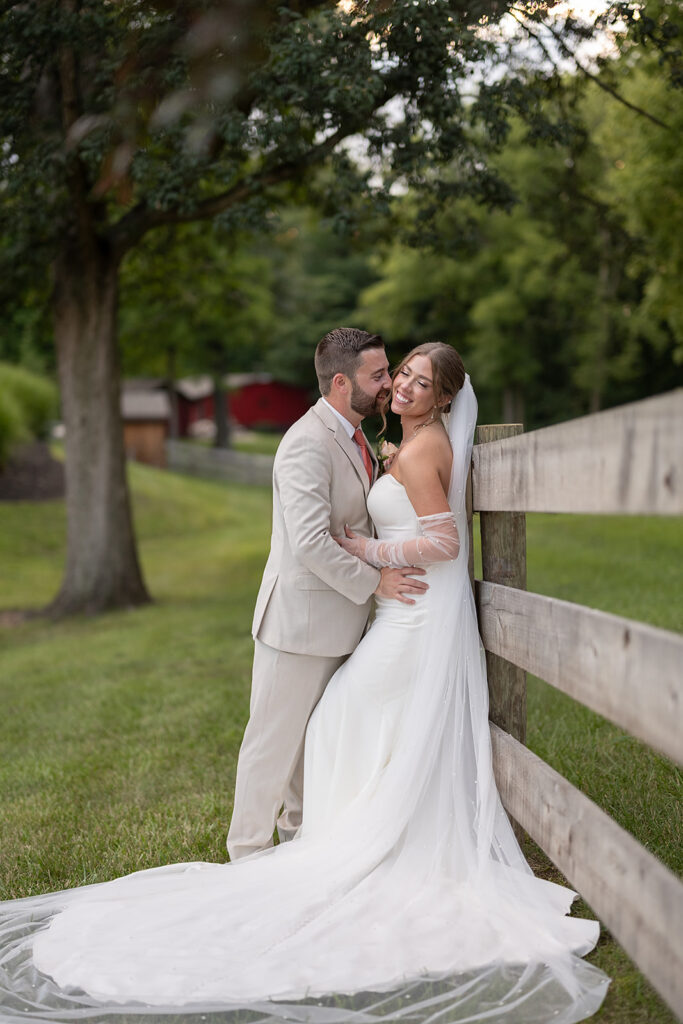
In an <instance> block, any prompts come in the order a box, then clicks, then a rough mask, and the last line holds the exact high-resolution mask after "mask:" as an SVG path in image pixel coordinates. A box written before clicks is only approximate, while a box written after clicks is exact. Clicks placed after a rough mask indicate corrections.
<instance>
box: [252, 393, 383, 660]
mask: <svg viewBox="0 0 683 1024" xmlns="http://www.w3.org/2000/svg"><path fill="white" fill-rule="evenodd" d="M371 455H372V458H373V464H374V465H375V476H376V474H377V468H376V460H375V457H374V454H373V453H372V452H371ZM369 488H370V483H369V480H368V474H367V472H366V470H365V467H364V466H363V462H362V459H361V456H360V453H359V451H358V448H357V447H356V445H355V444H354V442H353V440H352V439H351V438H350V437H349V436H348V434H347V433H346V431H345V430H344V427H343V426H342V424H341V423H340V422H339V420H338V419H337V417H336V416H335V415H334V413H333V412H332V411H331V410H330V409H329V408H328V407H327V405H325V403H324V402H323V401H322V399H320V400H319V401H318V402H317V404H316V405H315V406H313V408H312V409H309V410H308V412H307V413H305V414H304V415H303V416H302V417H301V419H300V420H298V421H297V422H296V423H295V424H294V425H293V426H292V427H290V429H289V430H288V431H287V433H286V434H285V436H284V437H283V439H282V441H281V442H280V446H279V448H278V451H277V455H276V457H275V464H274V469H273V533H272V537H271V545H270V555H269V558H268V562H267V563H266V567H265V570H264V573H263V580H262V582H261V589H260V590H259V594H258V597H257V599H256V609H255V612H254V622H253V627H252V632H253V635H254V637H255V638H257V639H259V640H260V641H262V642H263V643H264V644H267V645H268V646H269V647H275V648H277V649H279V650H282V651H289V652H291V653H294V654H313V655H324V656H334V655H343V654H348V653H349V652H350V651H352V650H353V649H354V647H356V645H357V643H358V641H359V640H360V638H361V636H362V634H363V630H364V628H365V625H366V622H367V619H368V615H369V613H370V609H371V603H372V602H371V598H372V594H373V593H374V591H375V589H376V588H377V584H378V583H379V579H380V574H379V572H378V570H377V569H373V568H372V567H371V566H369V565H366V564H365V563H364V562H361V561H360V560H359V559H358V558H354V557H353V555H349V554H348V553H347V552H346V551H344V550H343V549H342V548H340V547H339V545H338V544H337V543H336V542H335V541H334V540H333V539H332V538H333V536H343V533H344V524H345V523H348V525H349V526H350V527H351V529H352V530H354V531H356V532H357V533H360V534H362V535H363V536H366V537H370V536H372V521H371V519H370V516H369V514H368V511H367V508H366V504H365V502H366V498H367V494H368V490H369Z"/></svg>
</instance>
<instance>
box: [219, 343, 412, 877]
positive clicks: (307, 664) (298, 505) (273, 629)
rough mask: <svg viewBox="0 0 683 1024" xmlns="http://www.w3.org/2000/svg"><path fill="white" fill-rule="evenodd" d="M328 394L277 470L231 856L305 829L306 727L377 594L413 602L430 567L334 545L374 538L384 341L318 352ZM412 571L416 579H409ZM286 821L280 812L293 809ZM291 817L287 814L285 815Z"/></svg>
mask: <svg viewBox="0 0 683 1024" xmlns="http://www.w3.org/2000/svg"><path fill="white" fill-rule="evenodd" d="M315 370H316V374H317V377H318V384H319V387H320V393H321V395H322V398H320V399H319V400H318V402H317V404H316V405H314V406H313V408H312V409H309V410H308V412H306V413H305V414H304V415H303V416H302V417H301V419H300V420H298V421H297V422H296V423H295V424H294V425H293V426H292V427H290V429H289V430H288V431H287V433H286V434H285V436H284V437H283V439H282V441H281V442H280V446H279V448H278V451H277V455H276V457H275V465H274V469H273V532H272V536H271V548H270V555H269V558H268V562H267V563H266V568H265V570H264V573H263V580H262V582H261V589H260V590H259V594H258V597H257V599H256V610H255V612H254V622H253V635H254V640H255V650H254V665H253V673H252V685H251V702H250V717H249V721H248V723H247V727H246V730H245V733H244V739H243V740H242V746H241V749H240V754H239V761H238V763H237V781H236V785H235V805H234V811H233V816H232V821H231V823H230V831H229V833H228V843H227V845H228V852H229V854H230V859H231V860H236V859H237V858H239V857H244V856H247V855H248V854H250V853H255V852H256V851H258V850H263V849H266V848H267V847H269V846H272V844H273V830H274V828H275V824H276V822H277V828H278V833H279V836H280V839H281V840H286V839H291V838H292V836H293V835H294V833H295V832H296V830H297V828H298V827H299V825H300V824H301V812H302V804H303V750H304V735H305V731H306V724H307V722H308V719H309V717H310V715H311V712H312V711H313V708H314V707H315V705H316V704H317V703H318V701H319V699H320V697H321V696H322V693H323V690H324V689H325V687H326V685H327V683H328V682H329V680H330V679H331V677H332V675H333V674H334V672H335V671H336V669H337V668H338V667H339V666H340V665H341V663H342V662H343V661H344V660H345V658H346V657H347V656H348V655H349V654H350V653H351V651H352V650H353V649H354V648H355V647H356V645H357V644H358V641H359V640H360V638H361V636H362V634H363V630H364V629H365V626H366V623H367V620H368V615H369V614H370V609H371V606H372V595H373V594H380V595H381V596H382V597H389V598H394V599H396V600H398V601H403V602H405V603H411V604H412V603H413V601H412V597H411V595H413V596H414V595H415V594H417V593H421V592H423V591H424V590H426V589H427V586H426V584H425V583H423V582H422V581H421V580H418V579H415V578H414V577H415V575H418V574H422V573H423V572H424V570H422V569H415V568H409V567H406V568H401V569H382V570H381V572H380V571H379V570H377V569H374V568H372V566H369V565H366V564H365V562H362V561H360V560H359V559H357V558H354V557H353V556H352V555H349V554H347V552H346V551H344V550H343V549H342V548H341V547H339V545H338V544H337V543H336V542H335V541H334V539H333V538H334V537H335V536H337V537H338V536H343V534H344V526H345V525H348V526H350V527H351V529H352V530H353V531H354V532H356V533H359V534H361V535H362V536H365V537H370V536H372V532H373V529H372V521H371V519H370V516H369V514H368V511H367V508H366V504H365V500H366V498H367V494H368V491H369V489H370V486H371V484H372V482H373V481H374V479H375V478H376V476H377V460H376V459H375V456H374V454H373V453H372V451H371V450H370V448H369V446H368V444H367V442H366V440H365V437H364V435H363V433H362V431H361V429H360V423H361V421H362V420H363V418H364V417H365V416H369V415H372V414H373V413H377V412H379V411H380V409H381V406H382V404H383V402H384V399H385V398H386V397H387V394H388V393H389V391H390V389H391V378H390V377H389V364H388V362H387V357H386V353H385V351H384V343H383V341H382V339H381V338H380V337H379V336H378V335H376V334H368V333H367V332H366V331H359V330H356V329H355V328H351V327H339V328H337V329H336V330H334V331H330V332H329V334H326V335H325V337H324V338H323V339H322V340H321V341H320V342H319V344H318V347H317V348H316V351H315ZM409 574H410V575H409ZM283 804H284V809H283V810H282V813H280V811H281V808H282V807H283ZM278 815H279V817H278Z"/></svg>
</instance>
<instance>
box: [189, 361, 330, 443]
mask: <svg viewBox="0 0 683 1024" xmlns="http://www.w3.org/2000/svg"><path fill="white" fill-rule="evenodd" d="M224 383H225V387H226V389H227V391H228V408H229V412H230V416H231V418H232V419H233V420H234V421H235V422H236V423H238V424H239V425H240V426H241V427H246V428H249V429H254V428H260V429H266V430H273V431H285V430H286V429H287V428H288V427H291V425H292V423H294V422H295V421H296V420H298V419H299V417H300V416H303V414H304V413H305V412H306V410H307V409H308V408H309V407H310V405H311V401H310V397H309V393H308V391H307V390H306V389H305V388H301V387H295V386H294V385H292V384H283V383H282V382H281V381H277V380H274V379H273V377H271V376H270V375H269V374H265V373H229V374H227V375H226V377H225V380H224ZM176 391H177V394H178V434H179V436H180V437H187V436H188V434H189V433H191V432H192V431H191V428H192V426H193V424H195V423H197V422H198V421H199V420H213V418H214V409H213V406H214V396H213V381H212V380H211V378H210V377H208V376H203V377H190V378H187V379H185V380H179V381H178V382H177V384H176Z"/></svg>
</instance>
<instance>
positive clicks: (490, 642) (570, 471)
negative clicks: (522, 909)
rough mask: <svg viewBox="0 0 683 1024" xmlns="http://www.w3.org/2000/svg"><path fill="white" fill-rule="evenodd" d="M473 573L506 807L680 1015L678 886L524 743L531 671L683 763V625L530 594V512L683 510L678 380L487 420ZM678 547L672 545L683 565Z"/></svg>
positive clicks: (477, 478)
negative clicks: (554, 417)
mask: <svg viewBox="0 0 683 1024" xmlns="http://www.w3.org/2000/svg"><path fill="white" fill-rule="evenodd" d="M476 440H477V444H476V445H475V447H474V451H473V457H472V496H471V501H472V508H473V510H474V511H475V512H479V513H480V522H481V546H482V575H483V579H482V580H478V581H476V583H475V593H476V598H477V608H478V613H479V627H480V631H481V635H482V640H483V643H484V647H485V648H486V652H487V653H486V658H487V665H488V672H489V687H490V691H491V735H492V741H493V755H494V768H495V773H496V779H497V782H498V787H499V789H500V793H501V797H502V800H503V803H504V805H505V807H506V809H507V811H508V813H509V814H510V815H511V817H512V818H513V819H515V820H516V821H517V822H518V823H519V824H520V825H521V826H522V827H523V828H524V829H525V830H526V831H527V832H528V833H529V835H530V836H531V837H532V839H534V840H535V841H536V842H537V843H538V845H539V846H540V847H541V848H542V849H543V850H544V851H545V853H546V854H547V855H548V856H549V857H550V859H551V860H552V861H553V862H554V863H555V864H556V865H557V867H558V868H559V869H560V870H561V871H562V873H563V874H564V875H565V876H566V878H567V879H568V880H569V882H570V884H571V885H572V886H573V887H574V888H575V889H576V890H577V891H578V892H580V893H581V894H582V895H583V896H584V897H585V899H586V900H587V901H588V903H589V904H590V905H591V907H592V908H593V910H594V911H595V913H596V914H597V915H598V917H599V918H600V919H601V920H602V921H603V922H604V924H605V925H606V926H607V927H608V928H609V929H610V931H611V932H612V934H613V935H614V936H615V938H616V939H617V940H618V942H619V943H620V944H621V945H622V946H623V948H624V949H625V950H626V952H627V953H628V954H629V956H630V957H631V958H632V959H633V960H634V961H635V963H636V964H638V966H639V967H640V968H641V970H642V971H643V973H644V974H645V975H646V976H647V977H648V978H649V979H650V981H651V982H652V984H653V985H654V987H655V988H656V989H657V990H658V991H659V993H660V995H661V996H662V997H663V998H664V999H665V1000H666V1002H667V1003H668V1004H669V1006H670V1007H671V1008H672V1010H673V1011H674V1013H676V1014H677V1015H678V1016H679V1017H683V883H681V882H680V881H679V880H678V879H677V878H676V876H675V875H674V874H673V873H672V872H671V871H669V869H668V868H666V867H665V866H664V865H663V864H662V863H661V862H660V861H659V860H657V859H656V858H655V857H653V855H652V854H651V853H649V852H648V851H647V850H646V849H645V848H644V847H643V846H641V844H640V843H638V842H637V841H636V840H635V839H634V838H633V837H632V836H631V835H629V833H628V832H626V831H625V830H624V829H622V828H621V827H620V826H619V825H617V824H616V822H615V821H614V820H613V819H612V818H610V817H609V815H607V814H605V812H604V811H602V810H600V808H599V807H597V806H596V805H595V804H594V803H593V802H592V801H591V800H589V799H588V797H587V796H585V795H584V794H583V793H581V792H580V791H579V790H578V789H576V788H575V787H574V786H572V785H571V784H570V783H569V782H568V781H567V780H566V779H565V778H563V777H562V776H561V775H559V774H558V773H557V772H556V771H554V770H553V769H552V768H551V767H550V766H549V765H547V764H545V762H543V761H542V760H541V759H540V758H538V757H536V756H535V755H534V754H532V753H531V751H529V750H527V748H526V747H525V746H524V738H525V723H526V692H525V691H526V682H525V672H533V673H534V675H537V676H540V677H541V678H542V679H545V680H546V681H547V682H548V683H550V684H551V685H552V686H555V687H556V688H557V689H559V690H562V691H563V692H564V693H566V694H569V696H571V697H573V698H574V699H576V700H578V701H580V702H581V703H582V704H585V705H586V706H588V707H589V708H592V709H593V710H594V711H597V712H599V713H600V714H601V715H604V716H605V718H607V719H609V720H610V721H612V722H614V723H616V725H618V726H620V727H621V728H623V729H626V730H628V732H630V733H631V734H632V735H633V736H636V737H637V738H638V739H640V740H642V741H644V742H645V743H647V744H648V745H649V746H651V747H654V748H655V749H656V750H658V751H661V752H662V753H663V754H666V755H667V756H668V757H670V758H672V759H674V760H676V761H678V762H683V683H682V679H681V669H682V667H683V636H680V635H678V634H675V633H670V632H667V631H666V630H662V629H655V628H653V627H652V626H647V625H644V624H643V623H640V622H633V621H630V620H628V619H624V618H620V617H619V616H616V615H607V614H605V613H604V612H599V611H595V610H593V609H591V608H586V607H583V606H581V605H576V604H571V603H569V602H567V601H560V600H556V599H555V598H551V597H543V596H541V595H540V594H532V593H528V592H527V591H526V568H525V567H526V551H525V543H526V541H525V513H526V512H574V513H620V514H624V513H629V514H634V515H653V514H656V515H681V514H683V389H680V390H678V391H674V392H671V393H669V394H666V395H662V396H660V397H657V398H651V399H647V400H645V401H642V402H636V403H634V404H632V405H626V406H622V407H621V408H618V409H613V410H609V411H607V412H603V413H597V414H596V415H593V416H587V417H584V418H582V419H578V420H573V421H571V422H568V423H561V424H558V425H557V426H554V427H547V428H545V429H543V430H537V431H533V432H531V433H528V434H524V433H522V432H521V427H520V426H519V425H504V426H493V427H480V428H479V431H478V435H477V438H476ZM682 554H683V553H681V552H677V553H675V552H674V553H672V557H674V558H678V559H680V561H681V568H682V571H683V558H682V557H681V556H682Z"/></svg>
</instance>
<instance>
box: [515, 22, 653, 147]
mask: <svg viewBox="0 0 683 1024" xmlns="http://www.w3.org/2000/svg"><path fill="white" fill-rule="evenodd" d="M509 13H510V14H511V15H512V17H513V18H514V19H515V21H516V22H517V24H518V25H521V27H522V28H523V29H524V31H525V32H526V33H527V35H529V36H530V37H531V38H532V39H535V40H536V42H537V43H538V45H539V46H540V47H541V49H542V50H543V52H544V53H545V55H546V57H547V58H548V59H549V60H550V61H551V62H552V64H553V67H555V68H557V65H556V63H555V61H554V60H553V58H552V56H551V55H550V53H549V51H548V48H547V47H546V45H545V43H544V42H543V40H542V39H541V38H540V36H539V35H538V33H536V32H534V31H532V29H530V28H529V25H528V23H527V21H526V18H525V17H524V11H521V10H520V9H519V8H518V7H510V8H509ZM517 15H521V17H517ZM546 27H547V29H548V31H549V32H550V34H551V35H552V37H553V39H554V40H555V42H556V43H557V44H558V46H559V47H560V49H561V51H562V52H563V53H564V54H565V56H567V57H569V58H570V59H571V60H573V61H574V64H575V65H576V67H577V68H578V69H579V71H580V72H581V73H582V74H583V75H585V76H586V78H589V79H590V80H591V81H592V82H595V84H596V85H597V86H598V87H599V88H600V89H602V90H603V91H604V92H606V93H608V94H609V95H610V96H612V97H613V98H614V99H615V100H617V102H619V103H621V104H622V105H623V106H625V107H628V109H629V110H633V111H634V112H635V113H636V114H640V115H641V116H642V117H646V118H647V119H648V121H652V123H653V124H656V125H657V127H658V128H664V129H666V131H671V126H670V125H668V124H666V123H665V122H664V121H660V120H659V118H658V117H655V116H654V114H650V113H649V111H647V110H643V108H642V107H639V106H637V104H635V103H631V102H630V101H629V100H627V99H625V98H624V97H623V96H622V95H621V93H619V92H617V90H616V89H613V88H612V86H611V85H607V83H606V82H604V81H603V80H602V79H601V78H600V76H599V75H594V74H593V72H592V71H589V70H588V68H586V67H584V65H583V64H582V63H581V62H580V61H579V59H578V57H577V56H576V53H575V52H574V51H573V50H571V49H570V48H569V46H567V44H566V43H565V41H564V39H562V37H561V36H560V35H559V33H557V32H556V31H555V30H554V29H553V28H552V26H551V25H548V24H546Z"/></svg>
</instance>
